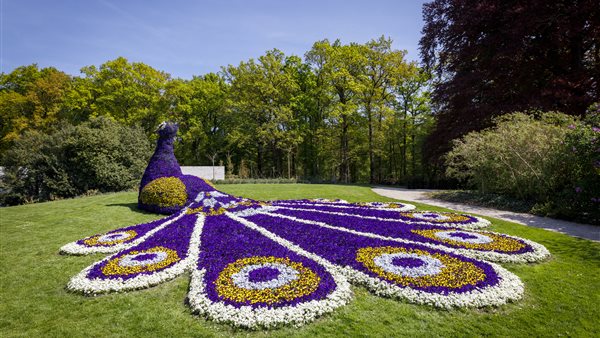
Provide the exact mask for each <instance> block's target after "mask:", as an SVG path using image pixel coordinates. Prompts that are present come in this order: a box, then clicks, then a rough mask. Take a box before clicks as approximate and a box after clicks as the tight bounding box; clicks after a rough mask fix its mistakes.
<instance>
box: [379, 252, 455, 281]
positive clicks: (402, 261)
mask: <svg viewBox="0 0 600 338" xmlns="http://www.w3.org/2000/svg"><path fill="white" fill-rule="evenodd" d="M373 262H374V263H375V265H376V266H378V267H379V268H381V269H383V270H384V271H386V272H389V273H392V274H395V275H400V276H408V277H422V276H431V275H437V274H438V273H440V272H441V271H442V268H443V267H444V264H442V262H441V261H440V260H439V259H435V258H433V257H430V256H424V255H418V254H415V253H403V252H397V253H389V254H385V253H384V254H381V255H379V256H377V257H375V258H374V259H373Z"/></svg>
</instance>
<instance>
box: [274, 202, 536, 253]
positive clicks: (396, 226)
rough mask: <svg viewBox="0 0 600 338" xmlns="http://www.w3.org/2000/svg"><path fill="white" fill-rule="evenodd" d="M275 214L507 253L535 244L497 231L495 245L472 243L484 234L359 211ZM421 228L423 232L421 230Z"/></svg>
mask: <svg viewBox="0 0 600 338" xmlns="http://www.w3.org/2000/svg"><path fill="white" fill-rule="evenodd" d="M317 210H320V209H317ZM273 213H274V214H280V215H286V216H292V217H297V218H300V219H303V220H310V221H317V222H323V223H326V224H329V225H332V226H337V227H342V228H346V229H351V230H355V231H359V232H365V233H372V234H378V235H381V236H385V237H391V238H399V239H406V240H410V241H414V242H426V243H435V244H439V245H443V246H448V247H454V248H463V247H469V248H471V249H473V250H481V251H496V252H501V253H507V252H508V253H512V254H522V253H526V252H532V251H533V248H532V246H531V245H528V244H527V243H525V242H524V241H522V240H520V239H514V238H510V237H508V236H505V235H502V234H494V237H496V238H497V239H501V240H495V241H493V240H492V242H493V244H489V243H484V244H480V245H475V244H477V243H473V239H476V238H477V235H478V236H482V235H481V234H478V233H476V235H474V234H469V232H466V231H464V230H461V229H456V228H450V229H449V228H446V227H440V226H434V225H427V224H405V223H399V222H397V221H389V220H378V219H369V218H364V217H361V215H360V214H349V215H348V214H344V215H338V214H325V213H321V212H318V211H314V210H293V209H292V210H290V209H280V210H276V211H273ZM419 230H421V231H422V232H419ZM423 230H429V231H430V232H433V233H435V230H438V231H443V232H444V233H450V234H452V235H454V236H455V237H456V238H455V239H454V240H447V239H444V238H437V237H435V236H429V237H426V236H423V235H422V234H421V233H427V232H424V231H423ZM484 236H485V235H484ZM506 242H514V243H510V244H512V246H510V247H509V246H507V245H506Z"/></svg>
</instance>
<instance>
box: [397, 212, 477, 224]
mask: <svg viewBox="0 0 600 338" xmlns="http://www.w3.org/2000/svg"><path fill="white" fill-rule="evenodd" d="M400 216H402V217H404V218H408V219H410V220H414V221H425V222H430V223H465V222H470V221H476V219H475V218H473V217H471V216H468V215H460V214H455V213H452V212H431V211H409V212H401V213H400Z"/></svg>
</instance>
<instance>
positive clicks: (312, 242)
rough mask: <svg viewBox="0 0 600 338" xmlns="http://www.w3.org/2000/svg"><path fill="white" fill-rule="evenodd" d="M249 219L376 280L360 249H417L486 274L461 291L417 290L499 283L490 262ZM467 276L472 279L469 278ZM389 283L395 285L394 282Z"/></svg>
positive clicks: (288, 223)
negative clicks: (454, 260)
mask: <svg viewBox="0 0 600 338" xmlns="http://www.w3.org/2000/svg"><path fill="white" fill-rule="evenodd" d="M247 219H248V220H249V221H251V222H254V223H256V224H260V226H261V227H263V228H265V229H267V230H269V231H271V232H273V233H274V234H276V235H278V236H281V237H283V238H287V239H290V240H291V241H292V242H293V243H294V244H297V245H299V246H300V247H302V248H303V249H305V250H307V251H309V252H313V253H315V254H316V255H318V256H320V257H323V258H324V259H326V260H328V261H330V262H331V263H333V264H335V265H339V266H350V267H352V268H353V269H356V270H359V271H361V272H364V273H366V274H368V275H370V276H371V277H374V278H380V275H379V274H377V273H376V272H374V271H373V270H371V269H369V268H367V267H366V266H365V264H362V263H361V262H359V261H358V260H357V253H358V251H359V249H361V248H369V247H397V248H402V249H405V250H406V251H407V252H412V251H414V250H415V249H418V250H420V251H424V252H427V253H428V254H438V255H444V256H449V257H452V258H455V259H457V260H460V261H461V262H468V263H471V264H473V265H475V266H476V267H477V268H479V269H481V270H482V271H483V273H484V274H485V278H484V279H483V280H479V281H476V282H473V283H466V284H465V285H462V286H461V287H458V288H449V287H447V286H444V285H434V284H431V285H423V286H421V285H415V284H409V285H407V286H410V287H411V288H414V289H418V290H423V291H426V292H435V293H442V294H447V293H448V292H456V293H461V292H467V291H471V290H474V289H476V288H482V287H487V286H493V285H496V284H497V283H498V276H497V274H496V272H495V271H494V269H493V268H492V267H491V266H490V265H489V264H488V263H485V262H482V261H478V260H474V259H470V258H466V257H462V256H459V255H454V254H451V253H448V252H444V251H440V250H435V249H431V248H428V247H425V246H421V245H418V244H400V243H397V242H391V241H385V240H381V239H375V238H369V237H363V236H358V235H354V234H350V233H344V232H339V231H336V230H332V229H327V228H323V227H320V226H318V225H313V224H307V223H304V222H297V221H292V220H289V219H281V218H278V217H274V216H272V215H270V214H257V215H254V216H249V217H247ZM423 257H424V256H423ZM464 277H465V278H469V276H464ZM386 281H387V282H390V283H392V281H389V280H386Z"/></svg>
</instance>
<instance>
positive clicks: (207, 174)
mask: <svg viewBox="0 0 600 338" xmlns="http://www.w3.org/2000/svg"><path fill="white" fill-rule="evenodd" d="M181 172H183V174H184V175H194V176H198V177H200V178H204V179H207V180H213V181H214V180H224V179H225V167H224V166H214V167H211V166H207V167H200V166H193V167H181Z"/></svg>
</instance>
